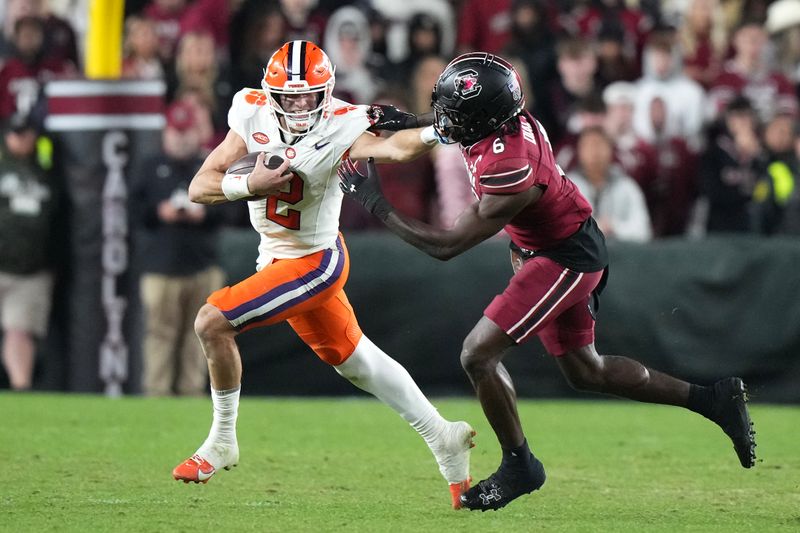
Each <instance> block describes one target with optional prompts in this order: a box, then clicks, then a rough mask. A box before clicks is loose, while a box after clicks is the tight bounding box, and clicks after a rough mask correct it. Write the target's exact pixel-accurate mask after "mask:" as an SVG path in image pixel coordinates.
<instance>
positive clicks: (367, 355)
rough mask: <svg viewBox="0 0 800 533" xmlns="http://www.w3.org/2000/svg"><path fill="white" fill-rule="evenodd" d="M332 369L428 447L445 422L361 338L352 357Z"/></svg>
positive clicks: (394, 365) (396, 367)
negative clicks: (396, 416) (392, 414)
mask: <svg viewBox="0 0 800 533" xmlns="http://www.w3.org/2000/svg"><path fill="white" fill-rule="evenodd" d="M334 369H336V371H337V372H338V373H339V374H340V375H342V376H343V377H345V378H347V379H348V380H350V382H351V383H353V385H355V386H356V387H358V388H359V389H362V390H364V391H367V392H368V393H370V394H372V395H373V396H375V397H376V398H378V399H379V400H380V401H382V402H383V403H385V404H386V405H388V406H389V407H391V408H392V409H394V410H395V411H396V412H397V413H398V414H399V415H400V416H402V417H403V419H404V420H405V421H406V422H408V423H409V424H411V427H413V428H414V429H415V430H417V433H419V434H420V436H421V437H422V438H423V439H425V442H426V443H427V444H428V446H431V445H432V444H433V443H434V442H435V440H436V438H437V437H438V436H439V434H440V433H441V431H442V428H444V426H445V424H446V423H447V421H446V420H445V419H444V418H442V415H440V414H439V412H438V411H437V410H436V408H435V407H434V406H433V405H432V404H431V402H429V401H428V399H427V398H426V397H425V395H424V394H422V391H421V390H419V387H417V384H416V383H415V382H414V380H413V379H412V378H411V376H410V375H409V373H408V371H406V369H405V368H403V366H402V365H401V364H400V363H398V362H397V361H395V360H394V359H392V358H391V357H389V356H388V355H386V353H384V352H383V351H382V350H381V349H380V348H378V347H377V346H375V344H374V343H373V342H372V341H371V340H369V339H368V338H367V337H366V335H363V336H362V337H361V340H360V341H359V343H358V345H357V346H356V349H355V351H354V352H353V354H352V355H351V356H350V357H348V358H347V360H346V361H345V362H344V363H342V364H340V365H339V366H335V367H334Z"/></svg>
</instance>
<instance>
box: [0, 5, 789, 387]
mask: <svg viewBox="0 0 800 533" xmlns="http://www.w3.org/2000/svg"><path fill="white" fill-rule="evenodd" d="M88 3H89V0H50V1H47V0H6V1H5V2H4V3H3V6H2V7H0V17H2V18H1V19H0V26H1V29H2V34H1V35H0V121H2V128H3V139H2V140H3V143H2V144H3V146H2V152H0V153H1V154H2V155H0V167H2V168H0V176H2V172H3V169H4V167H5V166H7V165H10V164H14V165H16V164H17V163H12V161H14V160H15V158H16V160H17V161H27V162H29V163H30V164H29V165H28V167H29V169H28V170H29V172H28V173H29V174H30V179H29V181H30V182H31V183H33V182H35V184H36V186H37V187H39V188H42V187H45V188H46V187H48V186H49V185H48V183H50V185H51V186H52V187H51V188H52V189H53V193H52V194H50V193H48V194H47V195H44V196H42V198H45V197H46V198H47V199H50V198H52V199H53V201H55V199H56V198H58V197H59V195H57V194H56V192H55V191H56V190H57V189H58V183H57V181H58V179H57V177H51V178H47V177H46V175H47V172H48V169H49V166H50V165H51V162H49V161H48V162H47V165H48V167H47V168H44V166H42V164H40V163H39V162H40V161H41V160H42V153H41V151H42V150H47V144H46V143H44V144H41V145H40V143H38V142H37V141H35V140H34V141H31V143H32V144H31V143H28V144H31V146H30V147H28V144H25V143H24V142H23V143H22V144H24V148H25V149H24V150H22V151H20V150H18V149H17V150H15V148H14V147H15V146H17V147H18V146H19V145H20V144H21V143H20V142H18V141H19V139H18V137H20V136H22V137H25V136H26V135H27V136H28V137H31V138H32V139H37V138H41V137H46V135H47V132H46V131H44V130H43V127H42V125H43V117H44V116H45V115H46V112H47V110H46V106H43V105H42V102H43V99H42V97H41V94H42V87H43V86H44V84H45V83H46V82H47V81H48V80H51V79H63V78H73V77H79V76H80V75H81V72H82V58H83V52H84V51H83V50H81V46H82V43H83V35H84V33H85V31H86V27H87V20H86V17H87V13H88V10H87V5H88ZM123 39H124V44H123V49H124V60H123V65H122V77H123V78H125V79H148V80H152V79H160V80H163V81H164V82H165V83H166V86H167V99H168V106H169V107H168V109H167V113H166V115H167V127H166V128H165V135H164V153H163V154H154V161H153V162H152V163H151V165H150V166H149V167H147V170H146V171H145V172H150V173H153V176H144V175H142V176H137V177H136V179H137V183H138V182H146V181H147V180H148V179H152V178H153V177H154V176H155V175H156V174H158V175H159V176H161V175H162V174H164V173H165V172H168V173H169V175H170V176H173V178H174V179H172V181H170V187H163V191H160V192H158V194H161V195H162V196H163V197H158V198H148V199H146V200H147V202H150V203H148V204H147V205H148V206H151V207H152V210H150V211H143V210H142V209H135V210H133V211H132V215H133V218H132V219H133V221H134V223H137V224H140V225H141V226H142V227H143V228H144V230H146V231H161V229H163V228H160V226H168V225H169V224H175V223H178V224H181V225H183V226H187V225H188V226H191V227H192V228H194V229H197V230H198V231H200V230H202V231H205V232H212V231H213V230H214V229H215V228H217V227H219V226H220V225H221V224H242V225H244V224H247V215H246V210H244V209H242V210H239V211H237V212H236V213H227V214H226V213H223V214H221V215H220V214H215V213H205V212H204V211H203V210H201V209H196V208H192V207H191V205H190V204H188V203H187V202H185V201H184V200H185V195H183V196H182V195H181V194H180V191H181V190H183V189H185V187H186V185H187V184H188V180H189V179H191V176H192V174H193V172H194V170H195V169H196V167H197V166H198V165H199V162H200V161H201V160H202V157H203V156H204V155H205V154H207V153H208V151H210V150H211V149H212V148H213V147H214V146H215V145H216V144H217V143H218V142H219V141H220V140H221V139H222V138H223V137H224V135H225V134H226V132H227V117H226V115H227V110H228V107H229V105H230V102H231V98H232V96H233V94H234V93H235V92H236V91H238V90H239V89H240V88H242V87H255V88H259V87H260V79H261V76H262V71H263V68H264V66H265V64H266V61H267V60H268V58H269V57H270V55H271V54H272V53H273V52H274V51H275V50H276V49H277V48H278V47H279V46H280V45H281V44H282V43H284V42H286V41H288V40H292V39H307V40H310V41H313V42H315V43H318V44H320V45H321V46H322V47H323V49H324V50H325V51H326V52H327V53H328V55H329V56H330V58H331V60H332V61H333V63H334V64H335V66H336V86H335V93H334V95H335V96H337V97H338V98H341V99H343V100H347V101H350V102H353V103H390V104H394V105H396V106H398V107H400V108H402V109H406V110H409V111H411V112H414V113H425V112H427V111H430V95H431V90H432V87H433V84H434V82H435V81H436V79H437V77H438V75H439V74H440V73H441V71H442V70H443V69H444V67H445V65H446V64H447V63H448V62H449V61H450V60H451V59H452V58H453V57H454V56H455V55H457V54H459V53H463V52H468V51H474V50H480V51H486V52H491V53H497V54H500V55H502V56H504V57H505V58H507V59H509V60H510V61H511V62H512V63H513V64H514V65H515V66H516V68H517V70H518V71H519V73H520V76H521V78H522V81H523V85H524V89H525V93H526V95H527V107H528V110H529V111H530V112H531V113H532V114H533V115H534V116H535V117H536V118H537V119H538V120H539V121H540V122H541V124H542V125H543V126H544V128H545V129H546V131H547V133H548V135H549V139H550V141H551V144H552V147H553V150H554V152H555V154H556V158H557V161H558V163H559V165H560V166H561V167H562V168H563V170H564V172H565V173H566V175H567V176H568V177H569V178H570V179H572V180H573V181H575V182H576V183H577V184H578V186H579V187H580V189H581V191H582V192H583V193H584V194H585V195H586V196H587V198H588V199H589V200H590V202H591V203H592V205H593V207H594V210H595V218H596V219H597V220H598V223H599V224H600V226H601V228H602V229H603V231H604V232H605V233H606V235H607V236H608V237H609V238H610V239H612V240H620V241H633V242H644V241H648V240H651V239H658V238H663V237H675V236H689V237H695V238H698V237H702V236H705V235H707V234H713V233H722V232H740V233H741V232H747V233H757V234H763V235H772V234H794V235H796V234H800V183H797V182H798V179H800V122H798V108H799V107H800V106H799V105H798V102H799V100H798V98H799V95H800V0H776V1H768V0H662V1H657V0H638V1H637V0H628V1H624V0H567V1H555V0H405V1H403V2H397V1H391V0H371V1H370V0H361V1H354V2H348V1H334V0H128V1H126V2H125V23H124V37H123ZM187 137H189V138H190V139H189V140H186V138H187ZM23 141H24V139H23ZM26 164H27V163H26ZM28 167H26V168H28ZM56 168H57V165H56ZM165 169H168V170H165ZM382 176H383V179H384V182H383V183H384V191H385V193H386V196H387V197H388V198H389V199H390V200H391V201H392V203H393V204H394V205H395V206H396V207H397V208H398V209H400V210H401V211H403V212H405V213H407V214H409V215H412V216H415V217H417V218H419V219H422V220H425V221H427V222H430V223H433V224H438V225H442V226H447V225H449V224H451V223H452V222H453V221H454V219H455V217H456V216H457V215H458V213H460V212H461V210H462V209H463V208H464V207H465V206H466V205H468V204H469V203H471V202H472V196H471V191H470V189H469V183H468V179H467V176H466V169H465V168H464V166H463V163H462V162H461V158H460V153H459V150H458V148H456V147H453V146H440V147H437V148H436V149H434V150H433V152H431V154H430V155H429V156H426V157H424V158H421V159H419V160H417V161H415V162H414V163H412V164H406V165H397V166H393V165H386V166H385V168H384V169H383V171H382ZM162 177H163V176H162ZM48 179H49V180H51V181H50V182H48ZM2 180H3V181H0V219H3V218H4V217H6V218H7V217H12V216H22V217H24V216H29V213H28V214H26V213H27V212H29V211H30V209H31V207H30V205H27V206H26V205H24V204H25V202H24V201H23V200H21V199H20V198H21V193H19V191H22V190H23V188H22V185H20V184H21V183H22V182H23V181H24V179H22V178H20V179H19V180H17V182H14V184H11V183H10V182H9V183H6V181H8V180H6V178H5V176H4V177H3V178H2ZM15 187H16V188H15ZM31 187H33V185H31ZM25 190H27V189H25ZM37 190H38V189H37ZM140 190H147V191H149V194H155V192H154V191H153V190H151V189H150V188H148V187H142V188H141V189H140ZM15 191H16V192H15ZM176 191H178V192H176ZM15 194H16V196H14V195H15ZM42 194H44V193H42ZM15 198H16V199H15ZM167 200H168V201H169V204H168V205H167V204H165V206H161V203H162V202H164V201H167ZM42 201H43V202H44V200H42ZM143 201H144V200H143ZM181 202H183V203H181ZM43 205H44V204H43ZM142 205H144V204H142ZM20 206H22V207H20ZM170 206H171V207H170ZM26 210H27V211H26ZM41 211H43V212H44V211H46V212H47V213H49V212H50V211H51V210H50V209H49V208H48V209H41ZM7 213H9V214H7ZM48 216H49V215H48ZM176 221H177V222H176ZM12 227H13V226H12ZM380 227H381V226H380V224H378V223H376V222H375V221H374V220H373V219H372V217H371V216H369V215H366V214H365V213H364V212H363V211H362V210H360V209H358V208H356V207H355V206H353V205H351V204H350V203H349V202H345V205H344V208H343V212H342V228H343V229H344V230H351V231H352V230H360V229H367V228H369V229H378V228H380ZM4 229H5V228H0V233H2V232H3V231H4ZM6 232H7V233H9V232H8V231H6ZM10 233H13V232H10ZM207 234H209V235H210V233H207ZM12 237H13V235H12V236H11V237H9V238H12ZM4 238H5V237H0V241H2V239H4ZM155 238H156V241H157V242H158V239H159V238H164V239H168V238H172V239H183V241H181V242H186V241H185V239H186V235H182V234H180V233H179V232H177V233H170V234H168V235H166V236H163V235H162V236H160V237H159V236H156V237H155ZM41 242H44V240H42V241H41ZM190 242H191V243H193V244H194V245H196V246H197V249H196V250H195V253H194V255H192V254H189V257H201V256H202V257H203V259H202V260H193V264H194V265H195V266H196V267H197V268H190V269H188V270H190V271H191V272H190V273H191V274H197V275H198V276H200V277H202V278H203V280H205V283H206V285H208V286H209V287H210V286H211V285H213V284H214V283H218V282H219V281H218V278H219V276H218V274H217V273H215V272H212V271H211V270H209V269H210V268H211V266H212V265H213V264H214V259H213V252H212V251H211V247H209V246H208V243H207V242H205V241H204V240H203V239H202V238H201V237H196V239H195V240H191V239H190ZM0 246H2V242H0ZM175 260H176V261H179V260H180V259H179V258H175ZM154 263H156V264H154V265H151V266H152V268H153V269H154V271H156V273H160V274H164V275H184V274H186V273H187V272H186V271H185V269H184V268H183V267H181V266H178V265H166V264H165V261H161V262H159V261H154ZM13 268H14V267H13V266H12V267H8V266H7V265H5V262H4V261H2V260H0V273H2V272H4V271H6V270H9V269H10V270H9V271H13ZM41 268H43V267H41ZM29 270H30V269H29ZM1 281H2V278H1V277H0V282H1ZM150 281H151V283H150V285H153V283H154V282H152V280H150ZM42 283H48V281H47V280H45V281H43V282H42ZM204 286H205V285H204ZM0 291H2V287H1V286H0ZM154 305H156V307H158V304H154ZM4 329H5V330H7V329H8V328H7V327H6V324H5V323H4ZM28 329H29V330H31V331H38V330H37V329H36V328H28ZM7 337H9V336H8V335H6V338H7ZM12 340H13V336H12ZM17 342H20V341H19V340H18V341H17ZM23 344H24V342H23ZM6 368H7V370H8V365H6ZM200 371H202V370H200ZM159 372H160V373H161V374H163V371H157V372H156V374H159ZM154 379H155V378H154ZM24 381H25V380H24V379H23V380H22V382H24ZM162 381H163V380H162ZM200 381H202V380H200ZM188 382H191V383H197V382H198V379H197V378H196V377H194V378H192V379H190V380H189V381H188ZM23 385H24V383H23ZM154 386H155V385H154ZM159 386H160V385H159ZM192 386H193V387H195V385H192ZM154 390H155V389H154ZM159 390H160V389H159ZM193 390H195V389H193Z"/></svg>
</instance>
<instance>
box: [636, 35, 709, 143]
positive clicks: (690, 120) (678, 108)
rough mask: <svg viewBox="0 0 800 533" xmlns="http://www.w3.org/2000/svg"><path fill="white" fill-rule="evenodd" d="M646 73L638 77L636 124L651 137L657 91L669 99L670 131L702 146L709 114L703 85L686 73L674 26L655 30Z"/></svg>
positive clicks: (648, 43)
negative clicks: (653, 102)
mask: <svg viewBox="0 0 800 533" xmlns="http://www.w3.org/2000/svg"><path fill="white" fill-rule="evenodd" d="M643 70H644V75H643V76H642V78H641V79H639V80H638V81H637V90H636V106H635V110H634V117H633V124H634V128H636V131H637V132H638V133H639V134H640V135H642V136H643V137H645V138H646V139H647V138H651V130H652V121H651V119H650V103H651V101H652V100H653V98H654V95H659V96H661V97H662V98H666V99H667V102H666V103H667V111H668V113H669V115H668V116H667V122H666V126H665V127H666V131H667V133H668V134H669V135H670V136H681V137H684V138H685V139H687V140H688V141H689V143H690V145H691V146H692V147H693V148H694V149H695V150H699V149H700V147H701V146H702V133H703V128H704V125H705V120H704V117H705V116H706V114H707V112H706V111H707V106H706V96H705V92H704V91H703V88H702V87H701V86H700V84H699V83H697V82H696V81H694V80H693V79H691V78H689V77H687V76H685V75H684V74H683V70H682V67H681V64H680V54H679V50H678V47H677V44H676V41H675V33H674V32H673V31H672V30H660V31H657V32H653V33H652V34H651V36H650V39H649V40H648V42H647V47H646V48H645V52H644V68H643Z"/></svg>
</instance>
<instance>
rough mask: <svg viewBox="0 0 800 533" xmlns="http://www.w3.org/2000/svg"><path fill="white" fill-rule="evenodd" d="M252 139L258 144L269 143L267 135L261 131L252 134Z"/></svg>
mask: <svg viewBox="0 0 800 533" xmlns="http://www.w3.org/2000/svg"><path fill="white" fill-rule="evenodd" d="M253 140H254V141H255V142H257V143H258V144H269V137H267V134H266V133H261V132H260V131H257V132H255V133H254V134H253Z"/></svg>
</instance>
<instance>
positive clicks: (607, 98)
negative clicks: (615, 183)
mask: <svg viewBox="0 0 800 533" xmlns="http://www.w3.org/2000/svg"><path fill="white" fill-rule="evenodd" d="M635 101H636V86H635V85H634V84H632V83H629V82H626V81H617V82H614V83H612V84H611V85H609V86H608V87H606V88H605V90H604V91H603V103H604V104H605V105H606V114H605V121H604V123H603V126H604V129H605V130H606V133H607V134H608V136H609V137H610V138H611V140H612V142H613V143H614V160H615V161H616V162H617V163H618V164H619V165H620V167H621V168H622V170H623V171H624V172H625V174H627V175H628V176H630V177H632V178H633V179H634V180H636V182H637V183H638V184H639V186H640V187H642V189H646V185H647V184H648V183H649V181H650V179H652V173H653V168H654V167H655V166H656V159H657V157H656V153H655V150H654V149H653V147H652V146H650V144H649V143H647V142H646V141H645V140H644V139H642V137H641V136H639V135H638V134H637V133H636V131H635V130H634V129H633V106H634V102H635Z"/></svg>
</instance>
